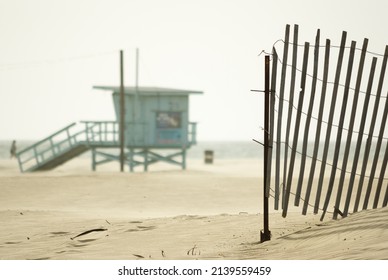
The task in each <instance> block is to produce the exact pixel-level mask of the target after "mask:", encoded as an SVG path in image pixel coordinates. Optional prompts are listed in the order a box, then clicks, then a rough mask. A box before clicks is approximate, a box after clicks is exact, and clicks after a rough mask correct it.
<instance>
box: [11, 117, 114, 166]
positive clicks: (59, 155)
mask: <svg viewBox="0 0 388 280" xmlns="http://www.w3.org/2000/svg"><path fill="white" fill-rule="evenodd" d="M81 123H82V125H77V123H72V124H70V125H68V126H66V127H64V128H62V129H61V130H59V131H57V132H55V133H54V134H52V135H50V136H48V137H46V138H44V139H43V140H40V141H38V142H36V143H35V144H33V145H31V146H29V147H27V148H25V149H23V150H22V151H20V152H18V153H17V158H18V162H19V168H20V171H21V172H34V171H43V170H50V169H54V168H55V167H57V166H59V165H61V164H63V163H65V162H67V161H69V160H71V159H73V158H75V157H77V156H79V155H81V154H83V153H84V152H86V151H88V150H90V149H94V148H117V147H119V140H118V138H119V137H118V135H119V133H118V124H117V122H115V121H104V122H81Z"/></svg>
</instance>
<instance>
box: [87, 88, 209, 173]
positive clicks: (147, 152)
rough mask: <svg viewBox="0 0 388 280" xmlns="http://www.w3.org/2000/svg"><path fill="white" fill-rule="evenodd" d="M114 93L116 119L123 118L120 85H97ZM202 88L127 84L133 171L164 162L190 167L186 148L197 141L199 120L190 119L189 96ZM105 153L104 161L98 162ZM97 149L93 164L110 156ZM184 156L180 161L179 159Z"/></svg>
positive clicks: (128, 143) (128, 145) (128, 138)
mask: <svg viewBox="0 0 388 280" xmlns="http://www.w3.org/2000/svg"><path fill="white" fill-rule="evenodd" d="M94 88H95V89H100V90H105V91H109V92H112V97H113V104H114V107H115V112H116V118H117V121H119V118H120V99H119V95H120V87H111V86H95V87H94ZM191 94H202V92H200V91H192V90H181V89H171V88H160V87H125V88H124V96H125V98H124V101H125V104H126V105H125V116H124V119H125V129H124V131H125V141H124V142H125V147H126V149H127V153H126V161H127V163H128V164H129V168H130V170H131V171H133V169H134V167H136V166H138V165H143V166H144V170H145V171H147V170H148V166H149V165H150V164H153V163H156V162H158V161H164V162H167V163H171V164H177V165H180V166H181V167H182V169H185V168H186V150H187V149H188V148H190V147H191V145H194V144H196V123H195V122H190V121H189V95H191ZM97 156H101V157H102V158H105V159H103V160H102V161H97V160H96V158H97ZM109 158H110V156H107V155H106V154H105V153H104V152H99V151H97V149H93V166H96V165H98V164H100V163H104V162H105V160H107V159H109ZM177 158H178V159H179V158H181V160H180V161H179V160H178V159H177Z"/></svg>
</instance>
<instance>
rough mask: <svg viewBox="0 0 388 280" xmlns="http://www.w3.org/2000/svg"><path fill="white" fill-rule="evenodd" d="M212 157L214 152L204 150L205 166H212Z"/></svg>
mask: <svg viewBox="0 0 388 280" xmlns="http://www.w3.org/2000/svg"><path fill="white" fill-rule="evenodd" d="M213 157H214V152H213V151H211V150H206V151H205V163H207V164H212V163H213Z"/></svg>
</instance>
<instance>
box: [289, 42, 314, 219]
mask: <svg viewBox="0 0 388 280" xmlns="http://www.w3.org/2000/svg"><path fill="white" fill-rule="evenodd" d="M309 48H310V44H309V43H307V42H306V43H305V45H304V53H303V66H302V77H301V82H300V88H301V90H300V95H299V100H298V111H297V113H296V120H295V130H294V139H293V142H292V150H291V158H290V166H289V170H288V176H287V188H286V193H285V198H284V207H283V217H286V216H287V210H288V201H289V199H290V192H291V184H292V177H293V172H294V163H295V156H296V149H297V145H298V136H299V127H300V118H301V115H302V109H303V99H304V93H305V88H306V75H307V64H308V57H309Z"/></svg>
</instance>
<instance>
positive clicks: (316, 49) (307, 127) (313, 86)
mask: <svg viewBox="0 0 388 280" xmlns="http://www.w3.org/2000/svg"><path fill="white" fill-rule="evenodd" d="M319 34H320V31H319V29H318V30H317V35H316V37H315V47H314V66H313V81H312V84H311V94H310V102H309V107H308V111H307V118H306V124H305V128H304V137H303V147H302V158H301V163H300V169H299V179H298V186H297V189H296V194H295V201H294V204H295V206H299V201H300V193H301V192H302V185H303V180H304V171H305V165H306V158H307V143H308V137H309V130H310V122H311V114H312V111H313V106H314V98H315V91H316V86H317V76H318V60H319Z"/></svg>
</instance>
